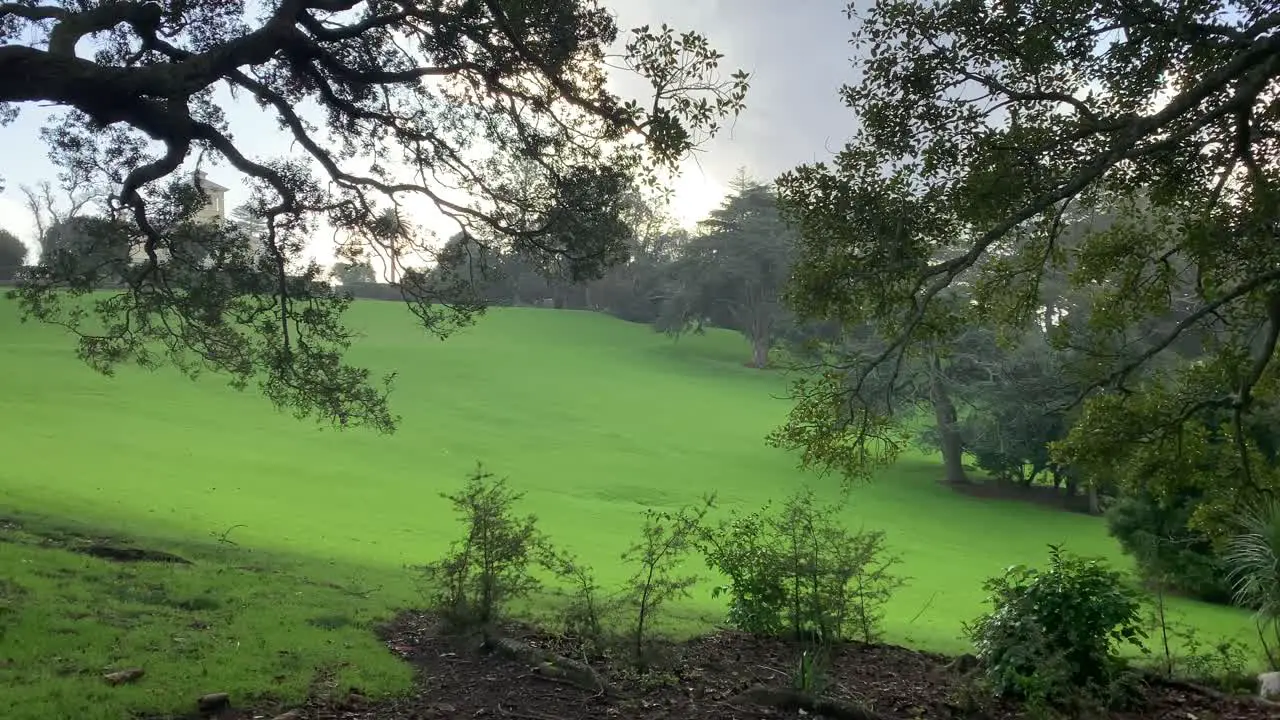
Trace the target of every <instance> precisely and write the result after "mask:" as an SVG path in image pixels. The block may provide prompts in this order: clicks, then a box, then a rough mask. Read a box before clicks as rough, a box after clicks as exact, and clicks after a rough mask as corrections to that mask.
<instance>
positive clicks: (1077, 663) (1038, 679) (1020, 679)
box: [966, 546, 1146, 706]
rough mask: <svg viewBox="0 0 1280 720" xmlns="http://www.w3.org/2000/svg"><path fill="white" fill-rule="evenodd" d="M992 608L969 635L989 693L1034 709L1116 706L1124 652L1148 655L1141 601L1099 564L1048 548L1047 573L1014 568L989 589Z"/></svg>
mask: <svg viewBox="0 0 1280 720" xmlns="http://www.w3.org/2000/svg"><path fill="white" fill-rule="evenodd" d="M984 587H985V589H986V590H987V591H988V592H990V593H991V595H990V598H989V602H990V603H991V606H992V610H991V611H990V612H989V613H987V614H985V615H983V616H982V617H980V618H978V620H977V621H975V622H974V623H973V624H972V625H970V626H968V627H967V628H966V629H967V631H968V634H969V637H970V639H972V640H973V643H974V646H975V647H976V649H977V657H978V661H979V663H980V665H981V667H982V669H983V677H984V679H985V681H986V684H987V686H988V690H989V691H990V692H992V693H993V694H995V695H997V696H1001V697H1014V698H1018V699H1021V700H1024V701H1027V702H1029V703H1032V704H1041V703H1044V704H1048V705H1054V706H1061V705H1065V704H1071V703H1073V702H1075V701H1076V700H1079V699H1081V698H1088V699H1090V700H1095V701H1102V702H1104V703H1106V704H1112V700H1113V698H1112V695H1113V693H1114V691H1115V688H1116V687H1117V681H1118V680H1120V679H1121V672H1120V671H1121V670H1123V669H1124V665H1123V663H1122V661H1121V660H1120V657H1119V649H1120V646H1122V645H1125V644H1128V645H1132V646H1134V647H1136V648H1139V649H1145V648H1144V645H1143V641H1144V640H1145V638H1146V635H1145V633H1144V631H1143V630H1142V615H1141V607H1142V606H1141V602H1140V599H1139V595H1138V593H1137V592H1136V591H1134V590H1133V589H1131V588H1129V587H1128V586H1126V584H1125V582H1124V576H1123V575H1121V574H1120V573H1119V572H1116V571H1115V570H1112V569H1110V568H1108V567H1107V566H1106V565H1105V564H1103V563H1102V562H1101V561H1098V560H1090V559H1085V558H1080V557H1077V556H1075V555H1071V554H1070V553H1066V552H1063V551H1062V550H1061V549H1060V548H1058V547H1056V546H1050V552H1049V567H1048V568H1045V569H1043V570H1039V569H1034V568H1029V567H1025V566H1015V567H1012V568H1010V569H1009V570H1007V571H1006V572H1005V574H1004V575H1001V576H999V577H995V578H992V579H990V580H988V581H987V583H986V584H985V586H984Z"/></svg>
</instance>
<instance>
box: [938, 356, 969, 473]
mask: <svg viewBox="0 0 1280 720" xmlns="http://www.w3.org/2000/svg"><path fill="white" fill-rule="evenodd" d="M930 395H932V400H933V412H934V415H935V416H936V417H937V419H938V445H939V446H940V448H941V450H942V465H943V467H944V468H945V469H946V478H945V479H946V481H947V482H948V483H952V484H956V485H962V484H965V483H968V482H969V476H968V475H966V474H965V472H964V443H963V442H961V440H960V429H959V428H958V427H957V420H958V416H957V414H956V406H955V404H954V403H952V402H951V396H950V395H948V394H947V388H946V384H945V383H944V382H943V379H942V360H941V358H939V357H938V356H937V355H934V356H933V382H932V386H931V392H930Z"/></svg>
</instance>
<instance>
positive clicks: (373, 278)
mask: <svg viewBox="0 0 1280 720" xmlns="http://www.w3.org/2000/svg"><path fill="white" fill-rule="evenodd" d="M329 273H330V274H331V275H333V277H335V278H337V280H338V282H340V283H342V284H343V286H344V287H345V286H347V285H352V284H356V283H375V282H377V281H378V278H377V274H376V273H375V272H374V270H373V264H372V263H370V262H369V261H368V260H363V261H355V262H346V261H344V262H336V263H334V264H333V268H332V269H330V271H329Z"/></svg>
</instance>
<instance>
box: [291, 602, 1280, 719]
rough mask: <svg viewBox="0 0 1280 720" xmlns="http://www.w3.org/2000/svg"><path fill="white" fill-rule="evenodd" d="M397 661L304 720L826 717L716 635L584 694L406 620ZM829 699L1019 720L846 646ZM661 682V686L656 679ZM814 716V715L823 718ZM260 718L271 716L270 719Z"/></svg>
mask: <svg viewBox="0 0 1280 720" xmlns="http://www.w3.org/2000/svg"><path fill="white" fill-rule="evenodd" d="M509 634H510V637H512V638H515V639H518V640H520V641H522V642H524V643H527V644H528V645H530V646H533V647H535V648H538V649H540V650H545V651H550V652H555V653H558V654H560V655H563V656H566V657H570V658H581V657H582V655H581V654H580V653H576V652H574V651H573V648H571V647H567V646H565V644H564V642H563V641H562V640H557V639H556V638H553V637H549V636H547V635H543V634H539V633H537V632H534V631H532V630H529V629H525V628H514V629H512V630H511V631H510V633H509ZM384 638H385V641H386V644H387V646H388V648H390V649H391V651H392V652H395V653H396V654H398V655H400V656H401V657H403V658H405V659H406V660H407V661H408V662H410V663H412V664H413V665H414V666H415V667H416V668H417V680H416V683H415V684H416V687H415V689H414V691H413V692H412V693H411V694H410V695H408V696H405V697H401V698H397V699H393V700H388V701H371V700H369V699H367V698H365V697H363V696H362V695H361V694H360V692H359V691H358V690H355V689H352V690H351V691H349V692H347V693H339V696H338V697H337V698H336V699H329V700H313V701H311V702H310V703H309V704H307V705H306V706H304V707H302V708H299V709H298V710H299V715H298V716H299V717H300V718H303V719H304V720H306V719H309V720H375V719H376V720H411V719H412V720H431V719H435V718H439V719H441V720H443V719H445V718H494V719H501V718H511V719H512V720H588V719H590V720H608V719H615V720H675V719H676V718H680V719H682V720H685V719H687V720H713V719H714V720H721V719H724V720H729V719H731V718H743V719H746V718H751V719H755V718H799V717H815V716H818V717H822V716H825V715H819V714H817V713H814V712H808V711H804V710H795V709H790V710H786V709H780V708H776V707H765V706H761V705H760V704H757V703H756V702H754V700H753V699H754V698H759V697H761V696H762V695H765V694H767V693H766V692H765V691H763V690H762V687H771V688H778V689H780V690H785V689H786V688H787V687H788V686H789V681H788V672H789V670H790V669H791V668H792V667H794V666H795V663H796V658H797V655H798V650H797V648H796V647H795V646H794V645H793V644H790V643H787V642H783V641H775V640H767V639H761V638H757V637H753V636H749V635H744V634H740V633H731V632H725V633H719V634H716V635H711V636H708V637H704V638H700V639H697V640H693V641H690V642H688V643H684V644H681V645H678V646H674V647H672V648H670V650H671V651H672V652H673V653H674V657H675V658H676V661H675V663H674V666H673V668H672V670H671V671H670V672H668V673H666V674H665V675H659V676H650V678H649V679H645V678H643V677H640V676H638V675H637V674H636V673H634V672H631V671H629V670H628V669H626V668H621V667H617V666H611V665H609V664H608V663H607V662H604V661H603V660H602V659H600V658H594V659H591V662H590V665H591V666H592V668H593V669H594V670H595V672H596V673H597V674H598V675H599V676H600V678H601V679H602V680H603V681H604V683H605V685H606V686H607V691H591V690H586V689H583V688H581V687H579V686H577V685H574V684H571V683H569V682H567V681H566V680H565V679H564V678H563V677H558V676H556V675H554V674H549V673H545V672H540V671H539V668H538V667H537V666H532V667H531V666H530V665H529V663H528V662H522V661H519V660H512V659H509V657H507V656H504V655H501V654H498V653H488V652H485V651H484V650H483V649H482V647H481V645H482V644H481V642H480V641H479V639H478V638H472V639H470V640H468V639H465V638H460V637H457V636H450V635H447V634H444V633H442V632H440V631H439V630H438V626H437V624H436V623H435V622H434V620H433V619H432V618H431V617H429V616H426V615H422V614H417V613H407V614H404V615H402V616H401V617H399V618H398V619H397V620H396V621H394V622H393V623H392V624H391V625H390V626H389V627H387V628H386V629H385V634H384ZM828 667H829V670H828V672H827V677H828V686H827V690H826V692H825V693H824V697H825V698H828V699H831V700H834V701H836V702H837V703H838V704H841V705H843V706H844V707H845V708H852V709H853V711H854V712H855V713H856V712H863V711H866V712H867V714H866V715H856V714H855V715H849V716H848V717H869V718H872V717H873V718H894V719H901V720H906V719H917V720H918V719H923V718H982V719H983V720H1012V719H1013V718H1020V717H1023V713H1022V712H1021V711H1020V710H1019V709H1018V708H1015V707H1011V706H1003V707H1002V706H996V707H990V706H989V707H986V708H984V709H983V710H982V711H978V710H977V709H976V708H973V707H971V706H969V705H968V704H966V703H965V702H964V700H963V698H964V697H965V694H964V692H963V687H964V681H963V678H962V677H961V676H960V675H959V674H958V673H957V672H956V671H954V670H952V669H950V667H949V666H948V659H947V658H945V657H942V656H940V655H934V654H930V653H924V652H917V651H914V650H908V649H906V648H901V647H895V646H890V645H862V644H850V645H846V646H842V647H840V648H838V649H836V650H834V651H833V654H832V657H831V659H830V662H829V666H828ZM655 678H661V680H655ZM1144 692H1145V693H1146V702H1145V709H1144V710H1143V711H1142V712H1132V713H1124V714H1116V715H1114V716H1113V718H1115V719H1117V720H1157V719H1159V720H1166V719H1168V718H1177V719H1178V720H1193V719H1194V720H1262V719H1263V718H1277V719H1280V706H1266V705H1263V704H1261V703H1259V702H1257V701H1254V700H1252V699H1249V698H1231V697H1226V696H1223V695H1213V694H1211V693H1209V692H1205V691H1200V690H1198V689H1196V688H1192V687H1189V686H1185V687H1184V686H1177V685H1164V684H1154V683H1153V684H1151V685H1149V686H1148V687H1146V688H1145V691H1144ZM819 710H820V711H821V708H819ZM267 717H271V715H270V714H268V715H267Z"/></svg>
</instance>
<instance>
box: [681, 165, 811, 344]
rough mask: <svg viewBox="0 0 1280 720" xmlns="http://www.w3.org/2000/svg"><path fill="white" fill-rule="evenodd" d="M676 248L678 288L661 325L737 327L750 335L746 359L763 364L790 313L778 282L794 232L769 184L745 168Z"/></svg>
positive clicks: (787, 271) (783, 273) (786, 269)
mask: <svg viewBox="0 0 1280 720" xmlns="http://www.w3.org/2000/svg"><path fill="white" fill-rule="evenodd" d="M730 188H731V190H732V191H733V192H732V193H731V194H730V196H729V197H728V198H727V199H726V200H725V201H724V203H723V204H722V205H721V206H720V207H719V208H717V209H716V210H714V211H712V213H711V216H710V217H708V218H707V219H706V220H704V221H703V222H702V230H703V232H702V234H700V235H699V236H697V237H695V238H693V239H692V240H690V241H689V243H688V244H686V245H685V246H684V247H683V248H681V252H680V257H679V258H678V259H677V260H676V262H675V264H674V267H673V268H672V271H671V272H672V274H673V275H674V276H675V279H676V290H675V292H674V293H673V294H672V296H671V297H669V298H668V299H667V301H666V304H665V307H664V309H663V317H662V318H660V320H659V324H660V327H661V328H662V329H664V330H666V331H667V332H670V333H674V334H678V333H681V332H684V331H686V330H687V329H689V328H690V327H693V328H695V329H700V328H701V327H702V323H703V322H704V321H705V320H708V319H709V320H710V321H711V322H712V323H713V324H715V325H718V326H721V327H728V328H732V329H734V330H738V331H739V332H741V333H742V334H743V335H745V336H746V338H747V340H749V341H750V342H751V366H752V367H756V368H763V367H766V366H767V365H768V363H769V350H770V349H771V348H772V347H773V344H774V342H775V341H777V340H778V337H779V334H780V331H781V328H782V327H783V326H784V324H785V323H786V321H787V318H788V313H787V311H786V309H785V308H784V307H783V304H782V288H783V285H784V284H785V283H786V280H787V276H788V275H789V274H790V272H791V249H792V246H793V242H794V240H793V238H792V236H791V232H790V230H788V228H787V227H786V226H785V225H784V224H783V222H782V218H781V217H780V216H779V215H778V211H777V200H776V199H775V198H774V195H773V191H772V190H771V189H770V188H769V187H768V186H766V185H762V184H760V183H758V182H756V181H754V180H751V179H750V178H748V177H746V175H745V174H739V176H738V177H737V178H736V179H735V180H734V181H733V183H732V184H731V185H730Z"/></svg>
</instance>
